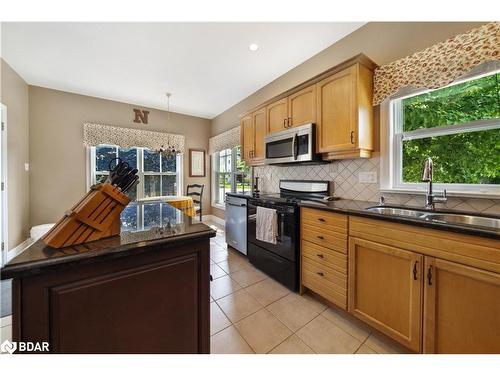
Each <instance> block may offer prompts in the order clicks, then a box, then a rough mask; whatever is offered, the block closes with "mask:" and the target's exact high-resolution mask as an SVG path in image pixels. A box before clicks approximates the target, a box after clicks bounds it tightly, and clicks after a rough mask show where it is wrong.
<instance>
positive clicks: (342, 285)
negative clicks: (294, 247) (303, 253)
mask: <svg viewBox="0 0 500 375" xmlns="http://www.w3.org/2000/svg"><path fill="white" fill-rule="evenodd" d="M302 274H303V276H304V275H308V276H309V277H312V278H314V279H315V280H317V281H319V282H320V283H321V284H323V283H324V284H325V286H327V287H329V288H330V289H332V290H334V291H336V292H337V293H341V294H345V295H347V276H346V275H344V274H342V273H341V272H338V271H335V270H334V269H333V268H330V267H328V266H325V265H323V264H319V263H318V262H315V261H314V260H311V259H309V258H306V257H302Z"/></svg>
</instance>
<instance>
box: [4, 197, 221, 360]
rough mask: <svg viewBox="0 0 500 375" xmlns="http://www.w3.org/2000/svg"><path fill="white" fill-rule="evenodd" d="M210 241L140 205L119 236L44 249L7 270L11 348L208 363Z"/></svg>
mask: <svg viewBox="0 0 500 375" xmlns="http://www.w3.org/2000/svg"><path fill="white" fill-rule="evenodd" d="M134 212H135V213H134ZM214 236H215V232H214V230H212V229H211V228H210V227H208V226H206V225H205V224H202V223H201V222H199V221H197V220H196V219H193V218H190V217H188V216H186V215H184V214H183V213H182V212H180V211H179V210H177V209H175V208H173V207H171V206H170V205H168V204H166V203H144V204H130V205H129V206H128V207H127V208H126V209H125V211H124V212H123V214H122V232H121V234H120V235H119V236H114V237H109V238H106V239H102V240H99V241H94V242H89V243H85V244H82V245H78V246H72V247H66V248H61V249H54V248H51V247H49V246H47V245H45V243H44V242H43V241H42V240H38V241H37V242H35V243H34V244H33V245H31V246H30V247H29V248H28V249H26V250H25V251H24V252H23V253H22V254H20V255H19V256H17V257H15V258H14V259H12V260H11V261H10V262H8V263H7V264H6V265H5V266H4V267H3V268H2V270H1V274H0V275H1V278H2V279H10V278H12V279H13V291H12V293H13V295H12V302H13V314H12V315H13V317H12V319H13V332H12V334H13V340H14V341H16V342H19V341H30V342H48V343H49V350H50V352H52V353H209V351H210V342H209V340H210V335H209V333H210V314H209V308H210V307H209V303H210V297H209V287H210V285H209V284H210V281H209V278H210V274H209V251H210V250H209V249H210V238H211V237H214Z"/></svg>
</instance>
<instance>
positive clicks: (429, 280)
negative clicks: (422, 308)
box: [427, 266, 432, 285]
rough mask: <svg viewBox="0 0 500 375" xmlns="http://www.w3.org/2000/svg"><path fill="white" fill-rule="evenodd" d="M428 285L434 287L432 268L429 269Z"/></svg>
mask: <svg viewBox="0 0 500 375" xmlns="http://www.w3.org/2000/svg"><path fill="white" fill-rule="evenodd" d="M427 284H429V285H432V266H429V268H428V269H427Z"/></svg>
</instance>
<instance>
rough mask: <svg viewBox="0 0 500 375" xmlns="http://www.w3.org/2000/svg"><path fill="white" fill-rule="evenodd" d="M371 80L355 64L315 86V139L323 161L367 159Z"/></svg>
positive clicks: (366, 71)
mask: <svg viewBox="0 0 500 375" xmlns="http://www.w3.org/2000/svg"><path fill="white" fill-rule="evenodd" d="M372 80H373V74H372V71H371V70H370V69H368V68H367V67H365V66H364V65H361V64H359V63H357V64H354V65H353V66H351V67H349V68H346V69H344V70H342V71H340V72H338V73H336V74H333V75H332V76H330V77H327V78H325V79H324V80H322V81H320V82H318V83H317V84H316V96H317V138H316V140H317V148H318V152H321V153H323V154H324V159H346V158H356V157H371V151H372V150H373V109H372V102H371V99H372V89H373V84H372Z"/></svg>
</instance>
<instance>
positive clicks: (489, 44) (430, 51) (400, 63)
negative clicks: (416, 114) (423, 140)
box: [373, 22, 500, 105]
mask: <svg viewBox="0 0 500 375" xmlns="http://www.w3.org/2000/svg"><path fill="white" fill-rule="evenodd" d="M498 59H500V22H491V23H488V24H486V25H483V26H481V27H479V28H477V29H473V30H471V31H469V32H467V33H465V34H460V35H457V36H455V37H453V38H450V39H448V40H446V41H444V42H441V43H438V44H436V45H434V46H432V47H429V48H426V49H424V50H423V51H420V52H417V53H415V54H413V55H411V56H408V57H405V58H403V59H400V60H396V61H394V62H392V63H390V64H387V65H384V66H381V67H380V68H378V69H376V70H375V76H374V93H373V105H378V104H380V103H381V102H383V101H384V100H385V99H386V98H388V97H389V96H391V95H394V94H395V93H396V92H398V91H399V90H400V89H402V88H404V87H414V88H428V89H435V88H439V87H443V86H446V85H448V84H450V83H451V82H453V81H454V80H456V79H457V78H459V77H460V76H462V75H464V74H465V73H468V72H469V71H470V70H472V69H473V68H474V67H476V66H478V65H479V64H482V63H485V62H487V61H493V60H498Z"/></svg>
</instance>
